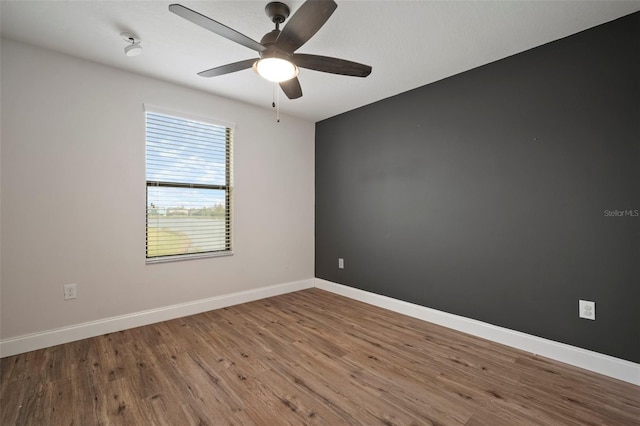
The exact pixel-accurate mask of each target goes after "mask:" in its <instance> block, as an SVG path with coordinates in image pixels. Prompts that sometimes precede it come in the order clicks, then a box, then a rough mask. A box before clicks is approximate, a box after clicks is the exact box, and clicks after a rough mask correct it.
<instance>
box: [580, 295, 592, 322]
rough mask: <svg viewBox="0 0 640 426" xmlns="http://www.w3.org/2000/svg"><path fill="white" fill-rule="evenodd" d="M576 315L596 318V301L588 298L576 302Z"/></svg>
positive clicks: (590, 318)
mask: <svg viewBox="0 0 640 426" xmlns="http://www.w3.org/2000/svg"><path fill="white" fill-rule="evenodd" d="M578 315H579V316H580V318H584V319H589V320H595V319H596V302H590V301H588V300H580V301H579V302H578Z"/></svg>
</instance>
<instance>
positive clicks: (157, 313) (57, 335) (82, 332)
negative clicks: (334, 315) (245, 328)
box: [0, 279, 314, 358]
mask: <svg viewBox="0 0 640 426" xmlns="http://www.w3.org/2000/svg"><path fill="white" fill-rule="evenodd" d="M313 286H314V280H313V279H308V280H303V281H295V282H290V283H284V284H277V285H272V286H268V287H260V288H256V289H253V290H246V291H240V292H237V293H232V294H227V295H223V296H216V297H210V298H207V299H201V300H195V301H193V302H187V303H179V304H177V305H171V306H165V307H162V308H157V309H149V310H146V311H141V312H135V313H132V314H127V315H120V316H116V317H110V318H105V319H101V320H97V321H91V322H85V323H82V324H76V325H72V326H68V327H61V328H56V329H53V330H47V331H43V332H39V333H33V334H27V335H23V336H18V337H12V338H9V339H4V340H1V341H0V357H2V358H4V357H7V356H11V355H16V354H20V353H24V352H29V351H34V350H37V349H42V348H47V347H50V346H55V345H60V344H63V343H68V342H73V341H76V340H80V339H86V338H88V337H95V336H100V335H103V334H106V333H113V332H116V331H122V330H126V329H129V328H134V327H140V326H143V325H149V324H153V323H156V322H161V321H167V320H170V319H174V318H180V317H184V316H188V315H194V314H199V313H202V312H206V311H211V310H213V309H220V308H224V307H227V306H232V305H237V304H240V303H246V302H252V301H254V300H259V299H264V298H267V297H272V296H278V295H281V294H285V293H291V292H293V291H298V290H304V289H307V288H312V287H313Z"/></svg>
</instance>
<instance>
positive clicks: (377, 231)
mask: <svg viewBox="0 0 640 426" xmlns="http://www.w3.org/2000/svg"><path fill="white" fill-rule="evenodd" d="M433 60H434V61H437V60H438V58H433ZM374 72H375V66H374ZM399 78H401V77H400V74H399ZM639 210H640V13H635V14H632V15H629V16H626V17H623V18H621V19H618V20H616V21H612V22H610V23H607V24H604V25H601V26H598V27H595V28H592V29H589V30H587V31H584V32H581V33H578V34H576V35H573V36H570V37H567V38H564V39H561V40H558V41H555V42H553V43H549V44H546V45H543V46H540V47H538V48H535V49H532V50H529V51H526V52H523V53H521V54H518V55H515V56H511V57H509V58H506V59H503V60H500V61H497V62H494V63H491V64H488V65H485V66H482V67H479V68H476V69H473V70H471V71H468V72H465V73H462V74H459V75H456V76H453V77H451V78H447V79H445V80H442V81H439V82H436V83H433V84H429V85H427V86H424V87H421V88H418V89H415V90H412V91H410V92H406V93H403V94H400V95H398V96H395V97H392V98H389V99H385V100H383V101H380V102H377V103H374V104H371V105H368V106H365V107H363V108H359V109H357V110H354V111H351V112H348V113H345V114H342V115H339V116H336V117H333V118H330V119H327V120H325V121H322V122H319V123H317V124H316V277H318V278H322V279H326V280H329V281H333V282H337V283H340V284H344V285H348V286H351V287H355V288H359V289H363V290H367V291H370V292H374V293H378V294H383V295H386V296H390V297H393V298H397V299H401V300H405V301H409V302H412V303H416V304H419V305H423V306H427V307H430V308H435V309H438V310H442V311H445V312H450V313H453V314H457V315H462V316H465V317H468V318H474V319H477V320H480V321H484V322H487V323H490V324H495V325H498V326H502V327H506V328H509V329H513V330H518V331H522V332H525V333H529V334H532V335H536V336H540V337H544V338H547V339H551V340H554V341H558V342H563V343H567V344H570V345H574V346H578V347H582V348H586V349H590V350H594V351H597V352H600V353H603V354H608V355H612V356H615V357H618V358H622V359H626V360H630V361H634V362H640V217H638V211H639ZM607 211H610V212H609V213H607ZM615 211H618V213H615ZM614 214H621V215H622V216H611V215H614ZM339 257H341V258H344V261H345V268H344V269H338V258H339ZM578 299H586V300H592V301H595V302H596V321H590V320H585V319H579V318H578Z"/></svg>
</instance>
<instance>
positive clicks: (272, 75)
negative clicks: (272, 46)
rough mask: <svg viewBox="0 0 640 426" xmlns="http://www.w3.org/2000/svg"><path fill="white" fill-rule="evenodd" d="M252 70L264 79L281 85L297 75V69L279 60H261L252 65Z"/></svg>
mask: <svg viewBox="0 0 640 426" xmlns="http://www.w3.org/2000/svg"><path fill="white" fill-rule="evenodd" d="M254 69H255V70H256V72H257V73H258V74H260V76H262V77H263V78H264V79H266V80H269V81H273V82H275V83H281V82H283V81H287V80H291V79H292V78H294V77H296V76H297V75H298V67H297V66H295V65H294V64H292V63H291V62H289V61H287V60H286V59H281V58H263V59H260V60H259V61H257V62H256V63H255V64H254Z"/></svg>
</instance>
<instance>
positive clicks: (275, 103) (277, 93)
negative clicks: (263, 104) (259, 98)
mask: <svg viewBox="0 0 640 426" xmlns="http://www.w3.org/2000/svg"><path fill="white" fill-rule="evenodd" d="M271 108H275V109H276V122H277V123H279V122H280V91H279V90H278V83H273V100H272V101H271Z"/></svg>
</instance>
